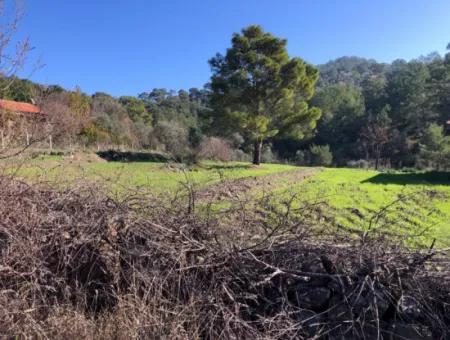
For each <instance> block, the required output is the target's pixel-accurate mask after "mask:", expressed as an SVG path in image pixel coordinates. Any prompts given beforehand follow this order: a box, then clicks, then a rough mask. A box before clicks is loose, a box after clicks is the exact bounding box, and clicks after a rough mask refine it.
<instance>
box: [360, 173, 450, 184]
mask: <svg viewBox="0 0 450 340" xmlns="http://www.w3.org/2000/svg"><path fill="white" fill-rule="evenodd" d="M361 183H374V184H400V185H404V184H428V185H430V184H431V185H450V172H438V171H430V172H416V173H391V174H389V173H385V174H378V175H376V176H373V177H371V178H369V179H366V180H364V181H362V182H361Z"/></svg>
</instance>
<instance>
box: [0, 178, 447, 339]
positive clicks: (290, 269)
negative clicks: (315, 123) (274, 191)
mask: <svg viewBox="0 0 450 340" xmlns="http://www.w3.org/2000/svg"><path fill="white" fill-rule="evenodd" d="M273 213H274V212H272V214H273ZM0 216H1V218H0V307H1V309H0V310H1V311H0V332H1V335H2V336H7V337H13V336H18V337H33V336H34V337H50V338H67V337H86V338H105V339H106V338H111V337H115V338H119V339H121V338H130V337H131V338H175V339H192V338H201V339H286V338H300V339H301V338H304V339H307V338H315V339H344V338H345V339H361V338H366V339H404V338H406V339H446V338H448V337H449V336H450V328H449V327H450V317H449V315H450V310H449V308H450V277H449V272H450V266H449V264H448V262H447V257H446V256H447V255H446V254H445V252H438V251H434V250H426V251H419V250H416V251H411V250H408V249H405V248H404V247H402V246H399V245H398V244H396V243H392V242H388V241H387V240H386V239H383V238H377V239H369V238H368V237H365V238H364V242H362V241H361V240H358V239H356V238H354V237H349V235H345V234H340V235H339V236H335V237H334V238H333V239H330V238H325V239H324V238H322V239H320V240H319V239H318V238H317V237H314V236H313V235H312V234H311V233H305V232H304V230H303V231H299V230H301V227H302V226H301V225H299V221H293V220H289V219H287V217H286V214H284V215H280V216H278V217H279V218H278V220H279V221H282V223H281V222H280V224H283V225H286V226H287V227H288V228H286V232H285V233H283V237H282V238H280V237H275V236H276V235H279V233H273V232H272V233H271V232H270V231H269V232H268V233H267V237H263V238H262V240H261V239H259V240H258V241H254V240H253V239H251V238H249V239H248V240H247V243H245V242H240V243H239V245H236V244H232V243H228V244H227V243H224V242H218V239H220V235H218V233H222V232H223V231H221V230H223V229H220V228H216V226H217V225H216V224H215V222H214V220H213V219H211V218H209V219H206V218H202V217H201V216H200V217H199V216H196V215H194V214H192V213H188V211H187V209H183V208H182V207H181V206H180V207H178V206H177V205H176V203H175V206H172V207H170V208H167V207H166V206H165V205H164V204H161V203H160V202H158V201H156V200H151V199H149V198H148V197H141V196H136V195H135V196H128V197H127V198H126V199H124V200H122V201H118V200H112V199H110V198H108V197H107V196H106V195H103V194H102V191H101V190H100V189H99V188H96V187H93V186H92V185H83V186H79V187H77V188H75V189H71V190H62V191H57V190H55V189H52V188H45V187H42V186H30V185H27V184H25V183H22V182H20V181H17V180H15V179H13V178H10V177H7V176H3V177H1V178H0ZM271 220H272V221H275V220H276V217H275V216H272V217H271ZM258 223H261V219H258V220H257V221H256V222H255V224H258ZM293 225H295V226H296V228H292V226H293ZM233 228H234V229H236V226H234V227H233ZM264 228H266V227H263V228H262V229H261V230H263V229H264ZM276 228H279V226H277V227H276ZM277 230H278V229H277ZM222 239H223V238H222Z"/></svg>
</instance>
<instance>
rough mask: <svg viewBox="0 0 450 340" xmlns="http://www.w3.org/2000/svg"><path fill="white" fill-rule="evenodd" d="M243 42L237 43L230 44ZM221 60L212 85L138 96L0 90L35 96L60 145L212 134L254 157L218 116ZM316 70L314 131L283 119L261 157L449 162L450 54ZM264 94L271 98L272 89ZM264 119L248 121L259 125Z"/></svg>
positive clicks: (143, 144)
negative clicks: (57, 129) (286, 126)
mask: <svg viewBox="0 0 450 340" xmlns="http://www.w3.org/2000/svg"><path fill="white" fill-rule="evenodd" d="M243 32H244V31H243ZM237 36H238V37H244V35H243V36H240V35H237ZM273 39H275V38H273ZM275 41H278V42H284V44H285V43H286V41H285V40H275ZM236 46H237V45H235V41H233V48H236ZM448 49H449V50H450V45H449V46H448ZM228 53H230V52H228ZM280 53H284V52H280ZM217 58H219V57H215V59H212V60H211V62H210V63H211V66H212V69H213V71H214V69H215V70H216V71H215V72H216V73H215V75H214V76H213V77H212V82H211V83H208V84H206V85H205V86H204V88H201V89H199V88H191V89H188V90H179V91H173V90H167V89H162V88H156V89H153V90H151V91H147V92H143V93H141V94H139V95H137V96H136V97H130V96H123V97H118V98H116V97H113V96H111V95H108V94H107V93H100V92H98V93H94V94H93V95H87V94H85V93H83V92H82V90H81V89H78V88H77V89H75V90H66V89H63V88H62V87H60V86H58V85H51V86H47V85H41V84H36V83H33V82H31V81H29V80H21V79H16V81H14V82H12V83H9V82H10V79H9V78H3V79H2V82H8V85H7V86H6V84H5V86H0V88H2V89H3V93H2V94H1V97H2V98H4V99H11V100H16V101H23V102H30V103H31V102H37V103H38V104H39V105H40V106H41V108H42V110H43V111H45V112H46V113H48V114H50V115H52V116H53V117H54V120H55V121H56V123H57V124H59V125H61V126H63V129H62V130H63V131H64V133H62V134H60V135H59V136H56V137H55V145H57V146H59V147H67V146H74V145H77V146H79V147H95V148H98V149H109V148H124V149H151V150H159V151H163V152H167V153H169V154H172V155H174V157H175V158H178V159H185V158H188V157H190V155H191V154H192V152H193V150H197V149H198V148H199V146H200V145H201V144H202V143H203V144H204V143H205V141H209V142H211V137H214V139H213V144H214V141H215V142H216V144H217V141H218V140H219V139H220V140H219V144H220V143H222V144H220V145H226V147H227V148H229V149H230V150H232V152H231V156H230V157H231V158H232V159H236V160H249V159H250V157H251V156H250V154H251V152H252V150H253V147H254V145H253V139H252V137H251V136H250V135H249V134H248V133H245V131H244V132H242V130H241V129H239V128H232V127H233V126H234V125H233V124H234V123H236V122H237V120H238V119H239V118H238V117H237V116H234V117H231V119H228V120H226V121H225V122H224V121H221V118H223V115H222V114H220V112H219V111H220V110H221V108H223V107H224V105H225V102H223V100H222V99H221V100H222V101H220V100H218V97H217V95H214V91H215V90H214V89H215V88H216V89H217V87H218V80H217V79H218V78H217V77H218V76H219V73H218V72H222V76H224V77H227V76H226V73H224V72H225V71H224V70H222V71H220V70H219V68H220V67H219V66H218V63H219V62H220V60H219V59H217ZM282 58H287V57H282ZM292 60H294V61H295V60H299V61H298V62H299V63H300V64H299V65H306V66H302V67H307V71H306V72H312V70H314V69H315V68H314V67H313V66H312V65H309V64H307V63H304V62H303V61H301V59H298V58H297V59H296V58H294V59H292ZM286 62H289V60H288V59H286ZM302 63H303V64H302ZM316 69H317V70H318V73H317V74H318V75H317V78H314V77H316V76H312V77H313V78H311V83H310V85H308V86H312V88H311V89H310V90H308V91H309V92H308V93H307V94H306V95H304V97H303V98H304V100H305V104H304V105H308V106H309V107H310V108H314V109H317V108H318V109H319V110H316V111H315V113H313V115H315V120H314V124H310V123H307V124H310V126H311V128H310V129H306V130H304V131H303V130H301V124H298V127H297V128H296V129H295V132H296V133H281V132H280V131H281V130H282V128H280V124H278V126H275V127H272V128H271V129H272V130H270V129H268V128H267V127H266V128H267V129H266V130H265V132H263V134H264V139H262V138H261V142H264V143H263V145H262V158H263V159H262V160H263V161H266V162H268V161H269V162H270V161H274V160H280V161H290V162H295V163H298V164H314V165H331V164H334V165H338V166H357V167H369V166H373V167H376V168H378V167H381V166H382V167H395V168H402V167H422V168H435V169H444V168H448V167H449V163H450V139H449V138H450V137H449V136H448V129H449V120H450V96H449V94H450V51H449V53H447V54H446V55H444V56H441V55H439V54H437V53H432V54H430V55H428V56H426V57H420V58H417V59H415V60H411V61H405V60H395V61H394V62H392V63H390V64H387V63H379V62H377V61H375V60H371V59H364V58H358V57H341V58H338V59H336V60H332V61H330V62H328V63H326V64H323V65H317V66H316ZM310 70H311V71H310ZM311 75H312V73H311ZM314 83H315V86H314ZM143 86H145V84H143ZM314 87H315V89H314ZM280 93H281V92H280ZM243 94H244V95H245V93H244V92H243ZM260 95H261V96H262V97H261V98H263V97H264V98H268V95H267V94H265V93H261V94H260ZM274 98H275V97H274ZM286 98H287V97H286ZM277 100H278V99H275V100H274V102H275V101H277ZM284 101H285V99H284ZM265 105H269V103H266V104H265ZM283 110H287V109H286V106H284V107H282V108H281V109H280V111H283ZM302 110H303V109H302ZM283 112H284V111H283ZM298 112H307V111H301V110H300V111H298ZM302 114H303V116H302V117H303V118H304V117H305V113H298V115H302ZM279 116H280V117H282V115H279ZM319 116H320V118H318V117H319ZM258 117H259V118H258V119H260V118H261V117H262V116H258ZM241 118H242V117H241ZM258 119H256V120H254V121H253V122H252V123H251V124H254V125H255V124H256V125H258V124H261V121H257V120H258ZM317 119H318V120H317ZM316 120H317V122H316ZM246 124H247V125H248V124H250V123H249V122H248V121H246ZM291 125H292V124H291ZM292 126H296V125H295V124H294V125H292ZM280 129H281V130H280ZM300 130H301V131H300ZM274 131H276V132H275V133H274ZM299 131H300V132H301V133H298V132H299ZM278 132H280V133H278ZM446 133H447V136H446ZM299 135H301V136H299ZM261 136H262V135H261Z"/></svg>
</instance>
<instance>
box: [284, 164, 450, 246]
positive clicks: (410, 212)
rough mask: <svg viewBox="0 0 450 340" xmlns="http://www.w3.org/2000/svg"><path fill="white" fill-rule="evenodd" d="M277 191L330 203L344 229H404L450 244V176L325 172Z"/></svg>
mask: <svg viewBox="0 0 450 340" xmlns="http://www.w3.org/2000/svg"><path fill="white" fill-rule="evenodd" d="M278 193H279V194H280V195H288V194H295V195H296V196H297V197H298V198H297V200H298V201H299V202H318V201H323V202H325V204H326V206H327V211H326V212H325V213H326V214H327V215H328V217H329V218H332V219H333V220H334V222H335V223H338V224H340V225H342V226H344V227H351V228H357V229H363V230H367V229H368V228H369V226H370V228H371V229H372V230H373V229H376V228H381V227H383V228H387V229H389V228H391V229H395V230H400V231H401V230H404V232H405V233H411V234H413V235H417V237H418V239H421V240H422V241H425V242H427V241H430V240H431V239H432V238H436V239H437V242H438V243H439V244H441V245H444V246H449V245H450V174H448V173H447V174H446V173H419V172H416V173H400V172H394V173H381V172H377V171H370V170H358V169H324V170H323V171H321V172H319V173H317V174H316V175H315V176H314V177H312V178H310V179H309V180H306V181H304V182H301V183H298V184H297V185H295V186H293V187H291V188H289V189H280V190H279V191H278Z"/></svg>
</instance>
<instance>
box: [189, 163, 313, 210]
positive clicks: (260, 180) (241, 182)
mask: <svg viewBox="0 0 450 340" xmlns="http://www.w3.org/2000/svg"><path fill="white" fill-rule="evenodd" d="M318 171H320V169H319V168H311V169H301V170H294V171H286V172H281V173H276V174H271V175H267V176H259V177H246V178H239V179H233V180H222V181H221V182H219V183H217V184H213V185H211V186H208V187H207V188H204V189H201V190H198V191H197V192H196V199H197V200H198V201H200V202H212V201H220V200H223V199H236V198H240V197H243V196H245V195H247V194H248V193H249V192H250V191H251V190H253V189H258V190H261V191H268V190H270V189H275V188H277V187H279V185H280V182H284V183H285V184H290V183H292V184H294V183H297V182H299V181H303V180H305V179H307V178H309V177H311V176H313V175H315V174H316V173H317V172H318Z"/></svg>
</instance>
